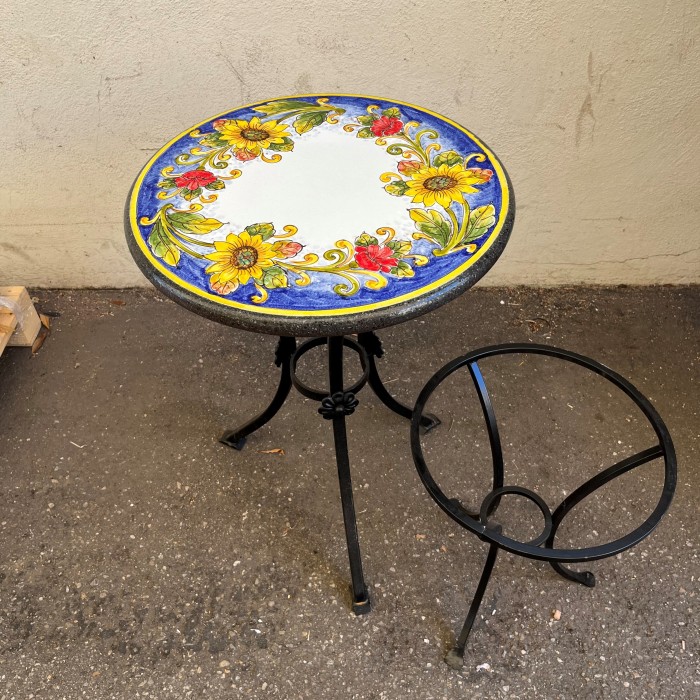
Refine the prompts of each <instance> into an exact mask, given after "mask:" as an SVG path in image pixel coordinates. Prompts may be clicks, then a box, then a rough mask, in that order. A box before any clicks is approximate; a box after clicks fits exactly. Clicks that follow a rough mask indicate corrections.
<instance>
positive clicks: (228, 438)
mask: <svg viewBox="0 0 700 700" xmlns="http://www.w3.org/2000/svg"><path fill="white" fill-rule="evenodd" d="M295 350H296V340H295V339H294V338H286V337H282V338H280V339H279V343H278V344H277V350H276V352H275V364H276V365H277V366H278V367H281V369H282V374H281V376H280V383H279V385H278V387H277V391H276V392H275V395H274V397H273V398H272V401H271V402H270V405H269V406H268V407H267V408H266V409H265V410H264V411H263V412H262V413H260V414H259V415H257V416H255V418H253V419H251V420H249V421H248V422H247V423H245V424H243V425H242V426H240V427H239V428H235V429H234V430H227V431H226V432H225V433H224V434H223V435H222V436H221V437H220V438H219V442H221V443H223V444H224V445H228V446H229V447H233V449H234V450H242V449H243V446H244V445H245V442H246V437H247V436H248V435H250V434H251V433H254V432H255V431H256V430H257V429H258V428H261V427H262V426H263V425H265V423H267V422H269V421H270V420H271V419H272V418H273V416H274V415H275V414H276V413H277V411H279V410H280V408H282V404H283V403H284V401H285V399H286V398H287V396H288V395H289V391H290V389H291V388H292V370H291V363H292V356H293V355H294V351H295Z"/></svg>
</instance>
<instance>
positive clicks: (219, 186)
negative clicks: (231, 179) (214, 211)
mask: <svg viewBox="0 0 700 700" xmlns="http://www.w3.org/2000/svg"><path fill="white" fill-rule="evenodd" d="M224 187H226V185H224V182H223V180H214V182H210V183H209V184H208V185H204V188H205V189H207V190H223V189H224Z"/></svg>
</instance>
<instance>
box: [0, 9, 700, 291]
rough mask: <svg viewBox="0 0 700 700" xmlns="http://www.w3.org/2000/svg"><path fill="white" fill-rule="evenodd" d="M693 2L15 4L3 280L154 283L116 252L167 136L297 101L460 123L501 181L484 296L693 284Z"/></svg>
mask: <svg viewBox="0 0 700 700" xmlns="http://www.w3.org/2000/svg"><path fill="white" fill-rule="evenodd" d="M699 37H700V4H699V3H698V1H697V0H666V1H665V2H662V1H661V0H616V2H609V0H587V1H586V2H583V1H579V0H572V1H571V2H563V1H561V2H553V1H552V0H512V1H508V2H507V1H504V0H501V1H496V0H490V1H485V0H484V1H482V2H480V3H478V2H477V3H467V2H459V1H457V0H449V1H446V2H440V3H437V2H412V1H411V0H403V2H397V1H395V0H383V1H382V2H376V1H370V0H345V1H344V2H343V3H336V2H330V0H297V1H296V2H294V3H282V2H279V1H278V2H275V1H274V0H256V1H255V2H252V3H239V2H228V3H202V2H199V1H195V0H180V1H179V2H177V3H171V2H165V1H164V0H152V1H151V2H143V1H142V0H139V1H136V0H122V1H121V2H117V1H116V0H112V1H111V2H109V1H106V0H91V1H90V2H88V1H87V0H47V1H46V2H44V3H30V2H26V0H5V2H4V3H2V6H1V7H0V46H2V50H1V51H0V124H1V125H2V127H1V128H0V146H1V152H2V177H1V180H2V186H1V187H0V212H1V217H0V284H2V283H22V284H27V285H34V286H130V285H141V284H146V282H145V280H144V279H143V277H142V276H141V274H140V273H139V271H138V270H137V269H136V266H135V265H134V264H133V263H132V261H131V259H130V256H129V254H128V252H127V250H126V245H125V243H124V240H123V238H124V236H123V224H122V210H123V205H124V200H125V197H126V195H127V192H128V190H129V187H130V185H131V182H132V180H133V178H134V177H135V176H136V174H137V173H138V171H139V169H140V168H141V167H142V165H143V164H144V163H145V161H146V160H147V159H148V158H149V156H150V155H151V154H152V153H153V152H154V151H155V150H157V149H158V148H159V147H160V146H161V145H162V144H163V143H164V142H165V141H167V140H168V139H169V138H170V137H172V136H174V135H176V134H177V133H179V132H180V131H182V130H183V129H186V128H187V127H188V126H190V125H192V124H194V123H195V122H198V121H200V120H201V119H204V118H206V117H208V116H210V115H213V114H217V113H219V112H223V111H225V110H226V109H229V108H231V107H234V106H237V105H239V104H243V103H247V102H253V101H256V100H264V99H267V98H273V97H276V96H279V95H286V94H294V93H305V92H316V91H318V92H324V91H329V92H353V93H365V94H369V95H379V96H388V97H394V98H396V99H400V100H406V101H409V102H414V103H416V104H419V105H422V106H425V107H428V108H431V109H434V110H436V111H438V112H441V113H443V114H446V115H449V116H451V117H452V118H454V119H456V120H457V121H459V122H461V123H462V124H464V125H465V126H467V127H468V128H470V129H472V130H473V131H474V132H475V133H477V134H478V135H479V136H481V137H482V138H483V139H484V140H485V141H486V142H487V143H488V144H489V145H490V146H491V147H492V148H493V149H494V150H495V151H496V153H498V154H499V156H500V158H501V159H502V160H503V162H504V163H505V165H506V167H507V168H508V170H509V172H510V175H511V178H512V180H513V184H514V188H515V193H516V198H517V201H518V217H517V221H516V227H515V232H514V235H513V238H512V240H511V243H510V244H509V246H508V249H507V250H506V252H505V254H504V256H503V257H502V259H501V260H500V261H499V263H498V264H497V265H496V266H495V268H494V269H493V270H492V272H491V273H490V274H489V275H488V278H487V279H486V280H485V282H487V283H491V284H511V283H524V284H571V283H577V282H594V283H660V282H668V283H686V282H697V281H700V225H699V224H698V220H699V216H698V215H699V213H700V212H699V211H698V209H699V208H700V205H699V202H700V196H698V195H699V193H700V168H698V163H699V162H700V130H699V129H698V124H699V123H700V69H699V67H700V41H698V39H699Z"/></svg>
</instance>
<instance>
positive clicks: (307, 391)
mask: <svg viewBox="0 0 700 700" xmlns="http://www.w3.org/2000/svg"><path fill="white" fill-rule="evenodd" d="M327 344H328V338H324V337H320V338H312V339H311V340H306V341H305V342H303V343H302V344H301V345H299V347H298V348H297V349H296V351H295V353H294V354H293V355H292V364H291V374H292V384H294V386H295V387H296V389H297V390H298V391H299V393H300V394H303V395H304V396H306V398H308V399H314V400H315V401H322V400H323V399H325V398H326V397H327V396H328V395H329V393H330V391H329V390H328V389H314V387H312V386H309V385H308V384H305V383H304V382H302V381H301V379H299V377H297V362H298V361H299V359H300V358H301V357H302V356H303V355H305V354H306V353H307V352H309V350H313V349H314V348H317V347H319V346H320V345H327ZM343 345H344V346H345V347H346V348H350V350H354V351H355V352H356V353H357V354H358V355H359V357H360V365H361V366H362V375H361V376H360V378H359V379H358V380H357V381H356V382H355V383H354V384H352V385H351V386H349V387H348V388H347V389H346V388H344V389H343V393H352V394H356V393H357V392H358V391H359V390H360V389H362V387H363V386H364V385H365V384H367V381H368V380H369V371H370V367H369V360H368V358H367V351H366V350H365V349H364V348H363V347H362V346H361V345H360V344H359V343H358V342H357V341H355V340H353V339H352V338H346V337H343Z"/></svg>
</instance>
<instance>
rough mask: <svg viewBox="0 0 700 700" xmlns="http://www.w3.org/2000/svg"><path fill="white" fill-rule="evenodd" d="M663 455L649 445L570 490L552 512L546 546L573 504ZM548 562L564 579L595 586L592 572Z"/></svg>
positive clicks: (660, 450)
mask: <svg viewBox="0 0 700 700" xmlns="http://www.w3.org/2000/svg"><path fill="white" fill-rule="evenodd" d="M663 455H664V451H663V448H662V447H661V445H656V446H654V447H650V448H649V449H647V450H643V451H642V452H638V453H637V454H635V455H632V456H631V457H627V459H623V460H621V461H620V462H617V463H616V464H613V465H612V467H608V468H607V469H605V470H603V471H602V472H600V474H597V475H596V476H594V477H593V478H592V479H589V480H588V481H586V482H585V483H584V484H582V485H581V486H579V487H578V488H577V489H576V490H575V491H572V492H571V493H570V494H569V495H568V496H567V497H566V498H565V499H564V500H563V501H562V502H561V503H560V504H559V506H558V507H557V508H556V510H555V511H554V512H553V513H552V532H551V533H550V535H549V537H548V538H547V542H546V546H547V547H553V546H554V537H555V536H556V534H557V528H558V527H559V525H561V522H562V520H564V517H565V516H566V514H567V513H568V512H569V511H570V510H571V509H572V508H573V507H574V506H576V505H578V504H579V503H580V502H581V501H582V500H583V499H584V498H587V497H588V496H590V495H591V494H592V493H593V492H594V491H597V490H598V489H599V488H600V487H601V486H604V485H605V484H607V483H608V482H609V481H612V480H613V479H615V478H617V477H618V476H621V475H622V474H624V473H626V472H628V471H631V470H632V469H635V468H636V467H640V466H641V465H642V464H646V463H647V462H651V460H653V459H656V458H657V457H663ZM549 563H550V564H551V565H552V568H553V569H554V570H555V571H556V572H557V573H558V574H559V575H560V576H563V577H564V578H565V579H568V580H569V581H574V582H575V583H580V584H581V585H583V586H588V587H589V588H593V586H595V576H594V575H593V573H592V572H590V571H574V570H573V569H569V568H568V567H566V566H563V565H562V564H560V563H559V562H556V561H550V562H549Z"/></svg>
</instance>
